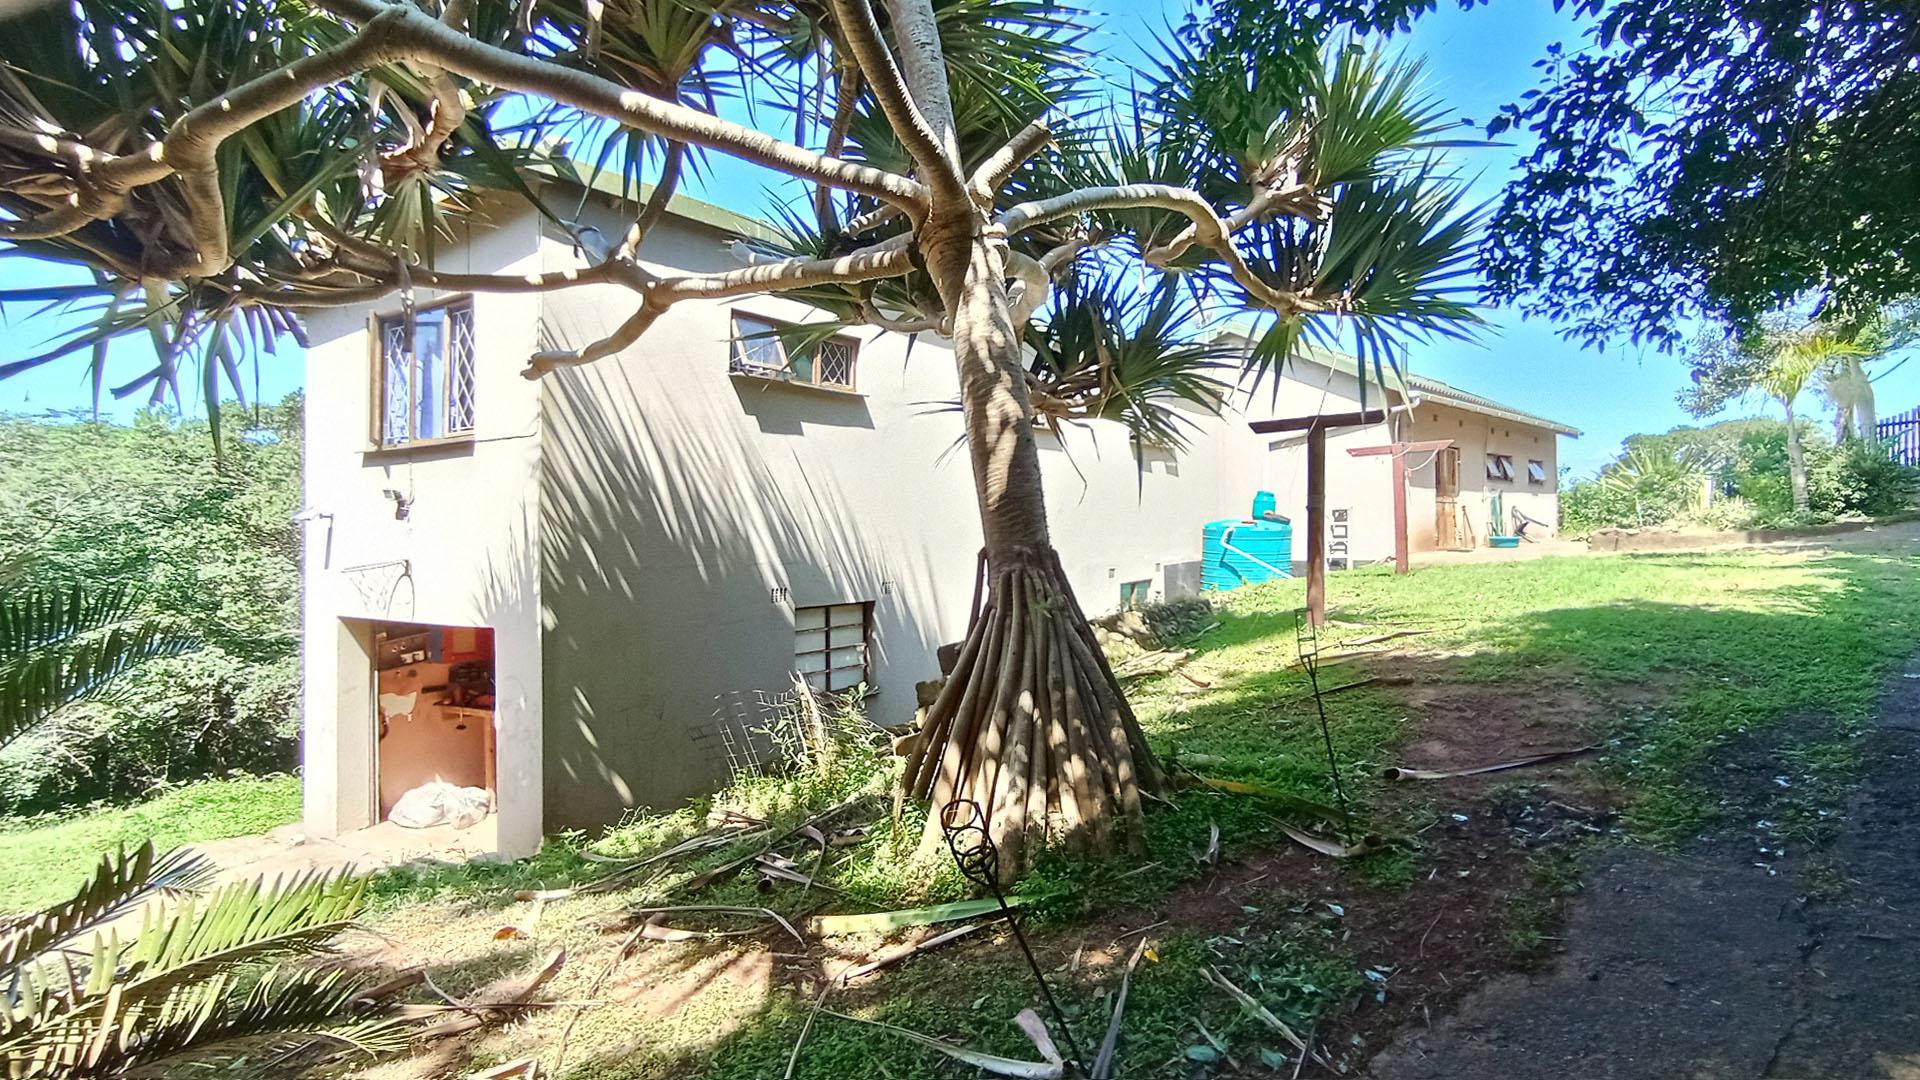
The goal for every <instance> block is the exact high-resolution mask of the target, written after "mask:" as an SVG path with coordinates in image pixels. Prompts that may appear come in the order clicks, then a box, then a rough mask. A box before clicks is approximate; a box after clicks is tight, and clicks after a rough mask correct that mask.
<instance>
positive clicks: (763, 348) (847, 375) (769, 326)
mask: <svg viewBox="0 0 1920 1080" xmlns="http://www.w3.org/2000/svg"><path fill="white" fill-rule="evenodd" d="M793 329H794V326H793V325H792V324H790V323H782V322H776V321H774V320H773V319H763V318H761V317H760V316H758V315H748V314H746V313H745V312H741V311H736V312H734V313H733V344H732V349H731V352H730V353H729V356H728V362H727V370H728V371H729V372H730V373H732V374H734V375H751V376H753V377H755V378H759V379H777V380H779V381H781V382H791V383H804V384H806V385H809V386H824V387H828V388H830V389H834V390H851V389H853V388H854V368H855V366H856V361H857V360H858V355H859V352H860V346H859V343H858V342H857V341H855V340H854V339H852V338H850V337H846V336H843V335H835V336H833V337H828V338H824V339H821V340H819V341H816V342H814V343H813V344H812V346H811V347H810V348H806V349H789V348H787V341H786V340H783V338H782V334H783V332H785V331H791V330H793Z"/></svg>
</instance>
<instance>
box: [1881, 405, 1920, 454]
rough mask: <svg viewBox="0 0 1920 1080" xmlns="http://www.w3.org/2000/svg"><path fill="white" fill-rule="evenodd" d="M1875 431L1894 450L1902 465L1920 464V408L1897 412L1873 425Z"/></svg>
mask: <svg viewBox="0 0 1920 1080" xmlns="http://www.w3.org/2000/svg"><path fill="white" fill-rule="evenodd" d="M1873 433H1874V434H1875V435H1878V436H1879V437H1880V441H1881V442H1884V443H1886V444H1887V446H1888V447H1889V448H1890V449H1891V450H1892V451H1893V458H1894V460H1895V461H1898V462H1899V463H1900V464H1902V465H1920V408H1913V409H1908V410H1907V411H1906V412H1903V413H1895V414H1894V415H1892V416H1889V417H1887V418H1886V419H1885V420H1882V421H1880V422H1879V423H1878V424H1875V425H1874V427H1873Z"/></svg>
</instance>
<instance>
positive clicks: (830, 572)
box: [541, 217, 1259, 824]
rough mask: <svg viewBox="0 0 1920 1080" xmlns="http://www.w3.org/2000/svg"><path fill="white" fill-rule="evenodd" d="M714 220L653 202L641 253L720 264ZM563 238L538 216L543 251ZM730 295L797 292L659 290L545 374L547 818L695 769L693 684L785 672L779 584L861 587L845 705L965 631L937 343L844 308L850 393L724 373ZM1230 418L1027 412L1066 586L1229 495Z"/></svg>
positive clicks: (573, 817)
mask: <svg viewBox="0 0 1920 1080" xmlns="http://www.w3.org/2000/svg"><path fill="white" fill-rule="evenodd" d="M599 227H600V228H602V230H603V231H606V230H614V229H617V228H618V227H619V226H618V221H617V220H615V219H613V218H611V217H609V218H608V219H607V220H606V221H604V222H601V223H600V224H599ZM722 243H723V238H722V236H721V235H720V234H719V233H717V232H715V231H711V230H707V229H703V228H700V227H696V226H691V225H688V224H686V223H684V222H677V221H675V222H671V223H669V224H667V225H665V226H662V227H661V228H658V229H656V230H655V232H654V233H653V234H652V235H651V236H650V237H649V238H648V241H647V245H646V247H645V248H644V249H643V252H642V255H643V259H644V261H647V262H649V263H650V264H652V265H653V266H654V267H655V268H656V269H658V270H661V271H666V270H669V269H673V268H680V269H682V270H710V269H711V270H720V269H727V268H731V267H734V266H737V265H739V263H738V262H737V261H736V260H735V259H734V258H733V256H732V255H730V254H729V253H728V252H727V251H725V250H724V249H723V247H722ZM573 258H574V256H573V255H572V253H571V251H570V250H568V247H567V245H566V244H565V242H564V241H561V240H556V239H553V238H549V239H548V240H547V243H546V248H545V260H546V265H547V267H548V268H549V269H554V268H559V267H563V266H567V265H573V263H572V262H571V261H570V260H572V259H573ZM633 306H634V299H633V297H632V295H631V294H630V293H628V292H626V291H625V290H624V289H621V288H618V287H588V288H581V289H575V290H569V291H567V292H563V293H556V294H552V295H550V296H549V297H548V298H547V302H546V305H545V308H544V315H543V327H544V329H545V332H546V333H547V335H548V336H549V337H550V338H551V339H552V340H553V342H554V343H555V344H560V345H565V346H569V347H575V346H578V345H580V344H583V343H585V342H588V341H591V340H593V339H595V338H597V337H599V336H602V335H604V334H605V333H606V332H607V331H609V330H611V329H612V328H613V327H614V326H615V325H617V324H618V323H619V322H620V321H621V320H622V319H624V318H625V317H626V316H627V314H629V313H630V312H631V311H632V310H633ZM735 309H738V310H740V311H743V312H748V313H752V314H756V315H760V316H764V317H769V318H775V319H782V320H788V321H794V322H802V321H807V320H809V319H813V318H817V317H818V316H817V315H815V314H814V313H813V312H812V311H811V309H809V308H806V307H805V306H803V305H800V304H798V303H794V302H790V301H783V300H780V299H778V298H773V297H757V298H750V299H743V300H740V301H738V302H735V303H715V302H688V303H682V304H679V305H676V306H675V307H673V308H672V309H671V310H670V311H669V312H668V313H667V314H666V315H665V316H663V317H662V318H661V319H660V320H659V322H657V323H656V324H655V325H654V326H653V327H652V328H651V329H650V330H649V331H648V333H647V336H646V337H645V338H644V339H642V340H641V341H640V343H639V344H637V345H636V346H634V347H633V348H630V349H628V350H626V351H625V352H624V353H622V354H621V355H620V356H618V357H617V358H613V359H609V360H605V361H602V362H600V363H597V364H594V365H591V366H589V367H586V368H581V369H575V370H570V371H565V372H561V373H558V374H556V375H554V376H552V377H550V378H548V379H547V380H546V381H545V383H544V386H543V389H544V393H545V395H546V399H545V400H546V406H545V415H546V424H547V428H546V435H545V440H546V445H545V453H544V457H543V485H544V487H545V491H544V493H543V495H542V508H543V512H544V517H543V526H544V538H543V540H542V544H541V548H542V552H543V557H544V559H545V579H544V583H543V586H542V599H543V604H544V611H545V620H546V627H547V636H546V643H545V648H546V664H547V667H546V680H547V685H548V686H549V687H550V688H551V692H550V694H549V699H548V705H547V709H548V730H547V737H548V741H547V787H548V792H549V797H548V810H549V817H550V819H551V820H552V821H554V822H558V823H580V824H586V823H592V822H597V821H604V820H607V819H609V818H610V817H612V816H616V815H617V813H618V812H619V810H620V809H622V808H623V807H625V806H630V805H635V804H653V805H670V804H672V803H673V802H675V801H677V800H679V799H681V798H683V797H684V796H686V795H689V794H692V793H694V792H696V791H699V790H702V789H704V788H706V787H707V786H709V785H711V783H712V782H713V781H714V780H715V779H717V778H718V777H719V776H720V775H721V774H722V770H723V769H724V767H725V763H724V761H723V760H722V754H721V752H720V750H719V748H718V747H717V746H715V745H713V744H711V743H706V744H703V743H701V742H698V741H696V740H695V736H696V735H697V734H699V733H700V731H701V729H702V728H704V727H705V726H707V725H708V724H710V723H711V722H712V721H713V719H714V716H715V713H716V710H728V709H734V708H745V709H751V708H752V707H753V703H754V701H755V696H756V692H760V691H768V692H778V691H781V690H784V689H785V688H786V687H787V686H788V674H787V673H788V671H789V670H790V669H791V667H792V665H793V641H794V639H793V609H794V608H795V607H796V606H811V605H821V604H832V603H849V602H857V601H871V602H872V603H873V605H874V635H873V653H872V674H873V683H874V685H875V686H876V687H877V689H878V691H879V693H878V695H877V696H876V697H874V698H873V699H872V700H871V701H870V702H869V711H870V714H871V715H872V716H873V717H874V718H875V719H876V720H879V721H880V722H882V723H888V724H891V723H897V722H902V721H906V720H908V719H910V718H911V717H912V715H913V711H914V707H915V700H914V684H915V682H917V681H919V680H923V679H928V678H932V677H934V676H935V675H936V674H937V671H938V668H937V663H936V659H935V651H936V649H937V648H938V646H939V645H940V644H941V643H943V642H949V641H954V640H957V639H959V638H960V637H961V636H962V635H963V634H964V632H965V625H966V618H967V607H968V604H969V602H970V601H971V598H972V592H973V578H974V566H975V558H976V554H977V552H978V550H979V547H980V526H979V518H978V511H977V508H976V503H975V499H974V492H973V485H972V480H971V477H970V475H969V465H968V459H967V455H966V453H965V452H964V449H960V448H957V447H956V440H957V439H958V438H959V436H960V430H961V429H960V418H959V414H958V413H957V412H954V411H951V410H949V409H947V408H946V405H947V403H949V402H951V401H953V400H954V399H955V398H956V397H957V394H958V384H957V377H956V373H955V370H954V366H953V359H952V354H951V352H950V351H949V350H948V348H947V347H946V346H945V344H944V343H942V342H941V341H939V340H937V339H936V338H934V337H933V336H932V335H922V336H920V337H918V338H916V339H914V340H912V341H911V342H909V340H908V339H907V338H905V337H903V336H900V335H896V334H889V333H884V332H879V331H874V330H868V329H863V330H858V331H855V335H856V336H857V337H858V338H859V339H860V342H861V344H860V351H859V360H858V372H857V390H858V394H857V396H855V395H847V394H837V393H831V392H826V391H821V390H818V389H810V388H806V387H799V386H791V385H781V384H778V383H771V382H767V381H762V380H755V379H751V378H742V377H730V376H729V375H728V374H727V360H728V339H729V335H730V333H731V331H730V313H731V312H732V311H733V310H735ZM1248 438H1250V436H1247V435H1246V434H1245V433H1244V429H1240V430H1238V431H1230V430H1228V429H1227V428H1224V427H1221V426H1220V425H1217V424H1216V425H1214V427H1213V429H1212V430H1211V431H1210V432H1209V433H1207V434H1204V435H1203V436H1202V437H1201V438H1199V439H1198V440H1197V442H1196V446H1195V449H1194V452H1193V453H1191V454H1189V455H1186V456H1183V457H1181V458H1179V459H1177V460H1176V459H1173V458H1171V457H1169V456H1168V455H1164V454H1149V455H1148V456H1147V461H1146V468H1145V470H1144V472H1143V471H1141V470H1140V469H1139V468H1137V467H1136V462H1135V459H1134V456H1133V454H1132V451H1131V449H1130V446H1129V443H1128V440H1127V438H1126V436H1125V433H1124V431H1123V430H1122V429H1120V428H1119V427H1117V426H1116V425H1112V424H1106V423H1100V424H1094V425H1090V426H1089V427H1087V428H1085V429H1075V430H1073V431H1070V432H1069V433H1068V434H1067V436H1066V438H1065V439H1064V441H1062V440H1056V439H1054V438H1052V437H1050V436H1046V435H1043V436H1042V437H1041V440H1040V442H1041V455H1042V460H1043V466H1042V467H1043V470H1044V474H1045V483H1046V489H1047V500H1048V509H1049V512H1050V516H1051V520H1052V525H1053V532H1054V536H1055V540H1056V543H1057V546H1058V547H1059V549H1060V551H1061V553H1062V556H1063V560H1064V562H1065V564H1066V566H1067V570H1068V574H1069V576H1070V577H1071V579H1072V581H1073V583H1074V586H1075V589H1076V591H1077V593H1078V595H1079V596H1080V598H1081V602H1082V604H1083V605H1084V606H1085V607H1087V608H1088V609H1089V610H1090V611H1094V612H1100V611H1105V610H1110V609H1112V608H1114V607H1116V606H1117V605H1118V603H1119V599H1120V592H1119V589H1120V583H1121V582H1124V581H1135V580H1152V581H1156V582H1158V581H1160V580H1161V577H1162V574H1163V568H1164V567H1166V566H1168V565H1170V564H1179V563H1191V562H1194V561H1196V560H1197V559H1198V558H1199V548H1200V530H1201V525H1202V523H1203V522H1205V521H1207V520H1209V519H1212V518H1216V517H1223V516H1227V515H1229V514H1235V513H1244V512H1245V506H1246V505H1247V503H1248V501H1249V500H1250V499H1251V497H1252V491H1253V487H1254V486H1255V484H1256V483H1257V481H1258V479H1259V477H1258V462H1257V459H1254V458H1253V457H1251V456H1250V455H1248V454H1246V453H1244V452H1238V453H1229V452H1225V451H1223V450H1222V449H1221V447H1222V446H1223V445H1224V444H1223V440H1236V439H1238V440H1244V439H1248ZM1242 449H1243V450H1244V448H1242ZM1194 573H1195V576H1196V580H1197V568H1196V569H1195V572H1194ZM1175 577H1176V580H1178V577H1179V575H1178V572H1177V570H1176V574H1175ZM778 590H784V591H785V592H784V594H783V595H776V593H777V591H778Z"/></svg>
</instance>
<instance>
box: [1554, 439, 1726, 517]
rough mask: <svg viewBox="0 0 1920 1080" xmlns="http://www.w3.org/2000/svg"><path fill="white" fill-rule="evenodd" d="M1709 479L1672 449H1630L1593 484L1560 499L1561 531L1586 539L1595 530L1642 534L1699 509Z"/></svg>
mask: <svg viewBox="0 0 1920 1080" xmlns="http://www.w3.org/2000/svg"><path fill="white" fill-rule="evenodd" d="M1705 482H1706V477H1705V474H1704V473H1702V472H1701V471H1700V470H1699V469H1697V468H1695V467H1694V466H1693V465H1691V464H1689V463H1688V462H1686V461H1684V460H1682V459H1681V458H1680V457H1679V456H1677V455H1676V454H1675V453H1674V452H1673V450H1672V449H1670V448H1667V447H1662V446H1643V447H1636V448H1632V449H1629V450H1628V451H1627V452H1626V453H1625V454H1624V455H1622V456H1621V457H1620V459H1619V460H1618V461H1615V462H1613V463H1612V464H1611V465H1608V466H1607V467H1606V468H1604V469H1602V470H1600V475H1598V476H1596V477H1594V478H1593V479H1591V480H1580V481H1576V482H1575V483H1574V484H1573V485H1572V486H1570V487H1568V488H1567V489H1566V490H1565V491H1563V492H1562V493H1561V495H1560V522H1561V527H1562V529H1564V530H1565V531H1566V532H1568V533H1569V534H1573V535H1584V534H1586V533H1589V532H1592V531H1593V530H1595V529H1602V528H1608V527H1619V528H1629V529H1637V528H1641V527H1643V526H1647V525H1657V524H1659V523H1661V522H1664V521H1672V520H1674V519H1676V518H1679V517H1682V516H1684V515H1685V514H1687V513H1689V512H1690V511H1692V510H1693V508H1694V507H1695V506H1696V505H1698V504H1699V502H1700V495H1701V492H1702V490H1703V489H1704V486H1705Z"/></svg>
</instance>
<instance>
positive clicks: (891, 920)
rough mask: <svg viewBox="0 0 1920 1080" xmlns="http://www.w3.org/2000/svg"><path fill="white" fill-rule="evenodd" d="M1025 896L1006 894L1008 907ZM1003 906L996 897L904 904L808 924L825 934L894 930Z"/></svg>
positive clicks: (968, 916)
mask: <svg viewBox="0 0 1920 1080" xmlns="http://www.w3.org/2000/svg"><path fill="white" fill-rule="evenodd" d="M1021 900H1022V898H1021V897H1018V896H1009V897H1007V905H1008V906H1009V907H1018V906H1019V905H1020V903H1021ZM999 910H1000V904H999V902H998V901H996V900H957V901H955V902H953V903H951V904H934V905H932V906H931V907H919V908H904V909H902V910H899V911H875V912H872V913H870V914H865V915H815V916H814V917H813V918H812V919H810V920H808V923H807V925H808V928H809V929H811V930H812V931H813V932H814V933H816V934H819V935H821V936H822V937H835V936H839V935H842V934H869V933H882V934H885V933H891V932H893V931H895V930H905V929H906V928H908V927H910V926H932V925H934V924H936V923H943V922H958V921H959V920H961V919H976V918H979V917H980V916H982V915H992V914H995V913H997V912H998V911H999Z"/></svg>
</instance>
